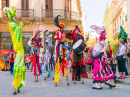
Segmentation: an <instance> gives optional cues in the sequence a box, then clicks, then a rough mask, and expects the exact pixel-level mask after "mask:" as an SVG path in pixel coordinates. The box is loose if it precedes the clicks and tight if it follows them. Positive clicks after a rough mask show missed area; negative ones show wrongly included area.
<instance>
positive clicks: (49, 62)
mask: <svg viewBox="0 0 130 97" xmlns="http://www.w3.org/2000/svg"><path fill="white" fill-rule="evenodd" d="M45 32H46V35H47V40H46V41H45V45H46V54H45V57H44V69H43V76H44V77H45V79H44V80H46V78H47V77H50V76H51V75H52V76H53V79H54V56H53V51H54V46H53V44H52V41H51V38H52V34H50V33H49V31H48V30H46V31H45ZM51 51H52V52H51Z"/></svg>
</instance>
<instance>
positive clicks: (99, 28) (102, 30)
mask: <svg viewBox="0 0 130 97" xmlns="http://www.w3.org/2000/svg"><path fill="white" fill-rule="evenodd" d="M90 28H92V29H95V31H96V33H98V34H102V32H105V33H106V30H105V28H104V27H102V28H101V27H98V26H96V25H91V27H90Z"/></svg>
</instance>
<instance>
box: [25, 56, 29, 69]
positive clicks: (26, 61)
mask: <svg viewBox="0 0 130 97" xmlns="http://www.w3.org/2000/svg"><path fill="white" fill-rule="evenodd" d="M29 59H30V58H29V54H27V57H26V58H25V64H26V66H27V70H29Z"/></svg>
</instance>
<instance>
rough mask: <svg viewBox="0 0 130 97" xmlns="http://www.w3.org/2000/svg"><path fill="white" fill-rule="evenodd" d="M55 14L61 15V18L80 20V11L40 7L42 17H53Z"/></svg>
mask: <svg viewBox="0 0 130 97" xmlns="http://www.w3.org/2000/svg"><path fill="white" fill-rule="evenodd" d="M57 15H61V18H62V19H68V20H77V21H80V20H81V18H80V13H78V12H73V11H66V10H64V9H42V19H45V18H51V19H54V18H55V17H56V16H57Z"/></svg>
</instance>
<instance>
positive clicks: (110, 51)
mask: <svg viewBox="0 0 130 97" xmlns="http://www.w3.org/2000/svg"><path fill="white" fill-rule="evenodd" d="M106 54H107V58H110V61H109V64H112V50H111V46H110V44H109V45H108V48H107V50H106Z"/></svg>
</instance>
